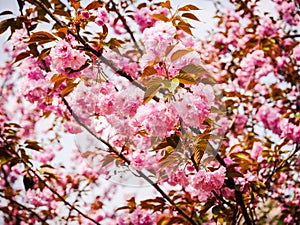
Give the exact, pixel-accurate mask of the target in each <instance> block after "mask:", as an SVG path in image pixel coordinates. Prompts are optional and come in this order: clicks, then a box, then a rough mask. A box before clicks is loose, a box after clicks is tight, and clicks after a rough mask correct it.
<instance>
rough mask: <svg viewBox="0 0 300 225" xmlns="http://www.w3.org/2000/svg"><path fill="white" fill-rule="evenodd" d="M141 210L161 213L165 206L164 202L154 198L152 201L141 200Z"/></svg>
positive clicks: (161, 199)
mask: <svg viewBox="0 0 300 225" xmlns="http://www.w3.org/2000/svg"><path fill="white" fill-rule="evenodd" d="M140 206H141V208H142V209H151V210H153V211H154V212H155V211H160V210H161V211H162V210H163V209H164V208H165V206H166V201H165V199H164V198H162V197H156V198H154V199H147V200H143V201H141V203H140Z"/></svg>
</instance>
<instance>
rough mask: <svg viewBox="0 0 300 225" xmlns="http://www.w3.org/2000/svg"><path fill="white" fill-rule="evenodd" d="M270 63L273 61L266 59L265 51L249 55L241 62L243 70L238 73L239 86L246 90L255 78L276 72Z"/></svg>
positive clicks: (257, 51) (255, 51) (256, 51)
mask: <svg viewBox="0 0 300 225" xmlns="http://www.w3.org/2000/svg"><path fill="white" fill-rule="evenodd" d="M270 62H271V59H270V58H268V57H265V54H264V51H263V50H254V51H253V52H252V53H248V54H247V55H246V57H244V58H243V59H242V60H241V62H240V66H241V68H240V69H238V70H237V71H236V75H237V77H238V79H237V81H238V83H239V85H241V86H242V87H244V88H246V87H247V85H248V84H249V83H250V81H252V80H254V79H255V78H261V77H263V76H267V75H268V74H269V73H271V72H272V71H273V70H274V67H273V66H272V64H271V63H270Z"/></svg>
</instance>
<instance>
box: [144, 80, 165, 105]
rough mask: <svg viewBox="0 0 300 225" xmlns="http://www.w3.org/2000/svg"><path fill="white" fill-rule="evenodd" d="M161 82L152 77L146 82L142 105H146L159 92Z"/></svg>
mask: <svg viewBox="0 0 300 225" xmlns="http://www.w3.org/2000/svg"><path fill="white" fill-rule="evenodd" d="M161 81H162V79H161V78H159V77H153V78H152V79H150V80H149V81H148V82H147V84H146V91H145V94H144V100H143V104H146V103H147V102H149V101H150V100H151V99H152V98H153V97H154V96H155V95H156V93H157V92H158V91H159V90H160V88H161V87H162V84H161Z"/></svg>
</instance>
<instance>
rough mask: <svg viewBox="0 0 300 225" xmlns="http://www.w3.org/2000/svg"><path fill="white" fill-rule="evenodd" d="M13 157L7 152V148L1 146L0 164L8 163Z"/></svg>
mask: <svg viewBox="0 0 300 225" xmlns="http://www.w3.org/2000/svg"><path fill="white" fill-rule="evenodd" d="M11 159H13V157H12V156H11V155H10V154H8V153H7V152H5V149H3V148H0V166H2V165H4V164H6V163H8V162H9V161H10V160H11Z"/></svg>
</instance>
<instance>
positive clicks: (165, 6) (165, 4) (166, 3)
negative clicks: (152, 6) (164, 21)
mask: <svg viewBox="0 0 300 225" xmlns="http://www.w3.org/2000/svg"><path fill="white" fill-rule="evenodd" d="M159 5H160V6H161V7H164V8H167V9H171V3H170V0H167V1H166V2H162V3H160V4H159Z"/></svg>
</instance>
